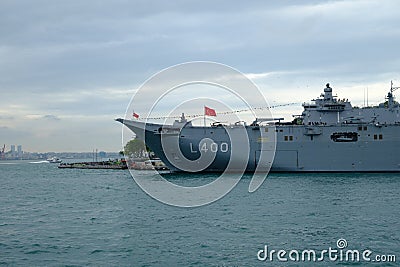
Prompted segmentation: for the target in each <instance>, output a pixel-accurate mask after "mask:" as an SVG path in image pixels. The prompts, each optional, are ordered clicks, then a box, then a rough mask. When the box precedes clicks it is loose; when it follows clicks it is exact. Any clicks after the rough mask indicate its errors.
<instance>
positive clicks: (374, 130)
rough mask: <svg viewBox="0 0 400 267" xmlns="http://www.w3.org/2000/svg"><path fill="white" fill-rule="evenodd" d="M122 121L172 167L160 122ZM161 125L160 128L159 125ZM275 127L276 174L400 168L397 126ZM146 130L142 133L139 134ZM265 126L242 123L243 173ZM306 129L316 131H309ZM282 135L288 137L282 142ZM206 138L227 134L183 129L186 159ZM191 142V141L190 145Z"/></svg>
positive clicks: (219, 164)
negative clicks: (340, 138)
mask: <svg viewBox="0 0 400 267" xmlns="http://www.w3.org/2000/svg"><path fill="white" fill-rule="evenodd" d="M119 121H120V122H121V123H123V124H124V125H126V126H127V127H128V128H129V129H131V130H132V131H133V132H135V133H136V134H137V138H138V139H141V140H143V141H145V142H146V144H147V145H148V146H149V147H150V148H151V149H152V150H153V151H154V152H155V154H156V155H157V156H159V157H160V159H161V160H162V161H163V162H165V163H166V164H167V166H168V167H169V168H170V169H171V170H173V171H179V169H176V168H175V167H174V166H173V165H172V164H171V163H170V162H169V161H168V160H167V158H166V156H165V155H164V152H163V150H162V147H161V141H160V139H161V135H162V133H159V132H158V129H159V128H162V127H163V126H162V125H159V124H144V123H143V122H139V121H131V120H122V119H119ZM164 127H165V126H164ZM275 127H276V131H277V132H276V139H277V143H276V152H275V158H274V161H273V164H272V168H271V171H275V172H399V171H400V150H399V148H400V138H399V136H400V126H399V125H386V126H383V127H378V126H375V125H373V124H370V125H368V126H366V127H367V130H364V127H363V130H361V131H359V130H358V127H359V126H358V125H357V124H354V125H340V126H325V125H323V126H315V127H309V126H304V125H281V126H275ZM144 128H145V129H146V135H145V136H146V140H144V135H142V134H139V133H141V132H143V129H144ZM264 129H265V127H253V126H246V130H247V132H248V134H249V138H250V155H249V162H248V167H247V169H246V171H254V170H255V167H256V164H257V160H258V155H257V153H258V151H259V150H260V148H259V147H260V143H259V135H258V134H257V132H258V131H263V130H264ZM310 129H312V130H314V133H318V134H315V135H312V134H310V133H309V132H310ZM341 132H355V133H357V141H356V142H335V141H333V140H332V137H331V136H332V135H333V134H334V133H341ZM375 135H376V136H377V137H379V135H382V139H379V138H377V139H374V136H375ZM285 136H293V140H292V141H289V139H288V141H285ZM205 137H208V138H211V139H213V140H214V141H215V143H217V144H221V143H222V142H226V143H228V144H229V138H228V136H227V135H226V133H225V130H224V128H223V127H194V126H190V127H184V128H182V130H181V132H180V137H179V140H180V149H181V151H182V153H183V154H184V155H185V156H186V157H187V158H188V159H192V160H193V159H195V158H196V157H197V156H198V155H197V154H196V153H192V151H193V150H195V151H198V149H199V147H198V144H199V142H200V140H201V139H203V138H205ZM191 144H192V145H191ZM228 161H229V153H220V152H218V153H217V156H216V159H215V161H214V162H213V164H211V165H210V166H209V167H208V168H207V169H205V170H204V171H210V172H212V171H224V170H225V168H226V165H227V163H228Z"/></svg>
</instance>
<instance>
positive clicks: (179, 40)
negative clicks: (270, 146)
mask: <svg viewBox="0 0 400 267" xmlns="http://www.w3.org/2000/svg"><path fill="white" fill-rule="evenodd" d="M399 8H400V3H399V2H398V1H395V0H393V1H391V0H384V1H317V0H316V1H253V2H252V3H251V4H248V3H246V2H235V3H229V4H227V2H225V1H203V2H201V3H200V2H192V1H183V0H178V1H174V2H166V1H154V2H152V3H151V4H149V2H148V1H141V0H138V1H125V0H120V1H109V2H107V1H105V2H104V1H101V2H99V1H67V2H54V1H50V0H39V1H34V2H32V1H2V2H1V3H0V58H1V61H0V95H1V101H2V104H1V105H0V114H1V116H0V122H1V124H2V125H4V126H6V127H10V129H14V130H15V131H18V129H22V128H27V129H30V130H29V131H28V132H26V134H27V135H28V136H29V135H31V136H29V137H27V138H26V140H27V142H28V140H29V142H31V143H33V144H36V145H32V146H31V149H44V148H46V145H47V144H46V142H44V141H42V140H41V139H40V138H39V139H32V138H33V137H34V136H38V135H37V133H39V132H40V130H41V127H50V126H51V127H55V128H46V130H47V131H48V133H49V134H50V133H52V134H54V135H56V134H59V133H60V134H61V135H62V136H63V138H67V139H68V138H70V137H66V136H65V135H63V134H62V133H61V132H62V131H61V130H67V128H65V127H64V126H63V124H64V120H66V121H67V122H68V123H69V124H70V125H71V127H75V128H74V129H68V130H69V131H75V132H79V131H82V132H84V131H86V132H87V131H88V130H87V128H86V126H85V125H92V123H91V122H92V121H96V123H97V124H96V126H94V125H93V128H96V129H98V130H99V131H98V132H97V134H98V138H99V140H100V139H101V140H107V136H106V133H107V134H110V132H113V131H114V130H115V129H114V128H113V127H115V124H114V123H113V122H112V119H113V118H115V117H119V116H123V114H124V113H125V108H126V106H127V104H128V103H129V100H130V98H131V95H132V93H133V92H134V90H136V89H138V88H139V86H140V85H141V84H142V83H143V82H144V81H146V79H147V78H149V77H150V76H151V75H153V74H155V73H156V72H158V71H160V70H161V69H163V68H166V67H169V66H171V65H175V64H178V63H182V62H186V61H193V60H209V61H216V62H221V63H224V64H227V65H230V66H232V67H234V68H236V69H238V70H240V71H242V72H243V73H247V75H248V77H249V78H251V79H253V80H254V82H255V83H256V84H257V85H258V86H259V87H260V88H261V90H262V91H263V92H264V94H265V95H266V96H267V99H268V100H269V101H270V102H271V103H272V102H274V101H275V102H276V103H285V102H294V101H293V100H298V99H299V98H301V100H302V101H307V100H309V99H310V98H315V97H316V96H318V95H319V93H320V91H321V88H322V87H323V86H324V85H325V83H326V82H331V84H332V85H333V86H334V89H335V90H337V91H338V92H339V93H340V95H343V97H346V98H347V97H348V98H354V99H355V101H358V102H359V101H360V99H361V102H362V95H363V93H362V92H363V89H362V88H364V87H369V92H370V96H371V98H373V99H374V100H375V99H376V101H380V100H379V99H380V98H379V97H380V96H381V95H384V93H386V90H387V86H386V84H389V81H390V80H391V79H393V80H395V81H396V79H399V78H398V76H399V67H398V66H399V65H400V56H399V55H398V47H397V43H399V41H400V29H399V28H398V25H399V24H400V17H399V16H398V15H397V13H396V12H397V10H399ZM396 82H398V81H396ZM382 92H383V93H382ZM148 100H149V101H152V97H151V95H149V96H148ZM371 101H372V99H371ZM139 104H140V105H145V104H147V103H139ZM293 111H294V112H297V109H293ZM285 112H286V111H285ZM29 116H31V117H29ZM32 116H33V117H32ZM35 116H38V117H35ZM58 119H60V120H62V121H63V123H58V124H57V123H50V122H56V121H57V120H58ZM31 121H35V123H36V124H35V123H31ZM38 121H41V122H43V124H42V123H38ZM20 122H21V123H20ZM45 122H46V123H45ZM83 122H85V123H86V124H85V123H83ZM26 123H28V124H26ZM28 125H29V126H28ZM97 125H107V127H110V128H107V129H103V130H100V126H97ZM29 127H31V128H29ZM97 127H98V128H97ZM103 128H104V127H103ZM118 128H119V127H118ZM84 129H86V130H84ZM108 131H109V132H108ZM30 133H31V134H30ZM32 133H34V134H32ZM113 133H114V132H113ZM50 136H51V134H50ZM2 137H3V138H5V139H7V140H9V141H7V142H13V141H12V140H14V136H13V135H12V134H9V135H7V136H4V135H3V136H2ZM87 137H88V136H87ZM54 138H55V139H54V142H50V141H49V142H48V145H47V147H48V149H51V150H57V146H58V145H60V142H59V141H60V140H58V139H57V138H56V137H54ZM91 138H92V139H93V137H91ZM72 139H73V138H72V137H71V140H72ZM73 140H74V142H77V148H79V146H81V147H84V146H85V144H83V142H84V141H83V138H82V141H79V140H78V139H73ZM21 141H22V139H21ZM64 143H65V142H64ZM106 143H107V145H108V146H109V147H108V148H107V149H108V150H112V148H114V149H115V150H119V143H120V140H119V137H116V140H112V141H110V140H109V138H108V141H106ZM50 144H51V145H50Z"/></svg>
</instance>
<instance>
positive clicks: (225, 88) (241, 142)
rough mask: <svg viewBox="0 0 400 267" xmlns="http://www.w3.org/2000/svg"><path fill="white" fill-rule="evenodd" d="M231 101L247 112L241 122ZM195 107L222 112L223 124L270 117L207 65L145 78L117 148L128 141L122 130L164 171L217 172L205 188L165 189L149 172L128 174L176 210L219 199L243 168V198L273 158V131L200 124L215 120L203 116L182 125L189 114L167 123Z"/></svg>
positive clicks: (245, 90)
mask: <svg viewBox="0 0 400 267" xmlns="http://www.w3.org/2000/svg"><path fill="white" fill-rule="evenodd" d="M232 99H234V100H235V101H236V102H235V103H236V104H237V103H240V106H241V107H242V108H243V107H244V108H245V110H247V111H248V112H247V113H246V114H245V115H246V116H247V117H246V118H244V117H243V116H245V115H242V113H240V112H237V110H236V111H235V108H233V107H232V105H235V104H232V103H233V102H232V101H233V100H232ZM196 106H201V107H204V108H205V107H206V106H207V107H208V106H211V107H218V108H219V109H217V110H223V111H224V112H221V114H229V116H230V117H229V120H230V122H232V121H233V122H240V121H246V120H247V121H248V119H249V117H250V118H251V119H253V120H255V119H256V118H272V115H271V113H270V110H269V109H266V108H265V107H268V106H269V105H268V103H267V101H266V100H265V98H264V95H263V94H262V93H261V92H260V90H259V89H258V88H257V86H256V85H255V84H254V83H253V82H252V81H251V80H250V79H249V78H248V77H246V76H245V75H244V74H242V73H241V72H239V71H238V70H236V69H233V68H231V67H229V66H226V65H223V64H219V63H214V62H188V63H184V64H179V65H175V66H172V67H169V68H167V69H164V70H162V71H160V72H159V73H157V74H155V75H154V76H152V77H151V78H149V79H148V80H147V81H146V82H145V83H144V84H143V85H142V86H140V88H139V89H138V90H137V91H136V92H135V94H134V95H133V97H132V99H131V101H130V104H129V105H128V108H127V111H126V114H125V118H124V119H123V121H121V122H122V123H123V124H124V125H125V126H127V127H124V128H123V129H124V130H123V138H122V142H123V145H125V144H126V143H127V142H128V141H129V139H130V138H131V137H132V133H131V132H127V131H126V129H127V128H129V129H130V130H131V131H133V132H134V133H135V135H136V138H138V139H140V140H143V141H145V142H146V144H147V146H148V147H149V148H150V149H151V150H152V151H154V152H155V154H156V155H157V156H158V157H160V159H161V160H162V161H163V162H165V163H166V164H167V165H168V167H169V168H170V169H171V170H173V171H184V172H187V173H194V172H200V171H218V172H221V175H220V176H219V177H218V178H217V179H215V180H214V181H212V182H211V183H209V184H206V185H202V186H196V187H186V186H181V185H177V184H174V183H171V182H170V181H168V180H166V179H165V178H164V177H163V176H162V175H160V174H159V173H158V172H157V171H156V170H154V171H153V173H152V176H151V178H149V176H150V175H149V174H148V173H147V174H146V175H141V174H139V173H138V172H135V171H134V170H132V168H130V171H131V175H132V177H133V178H134V180H135V181H136V183H137V184H138V185H139V186H140V187H141V188H142V189H143V190H144V191H145V192H146V193H148V194H149V195H150V196H152V197H153V198H155V199H157V200H159V201H161V202H163V203H166V204H169V205H174V206H180V207H195V206H201V205H206V204H209V203H211V202H213V201H216V200H218V199H220V198H221V197H223V196H224V195H226V194H227V193H228V192H230V191H231V190H232V189H233V188H234V187H235V186H236V184H237V183H238V182H239V180H240V179H241V177H242V175H243V174H244V172H245V171H246V170H251V171H252V172H253V177H252V179H251V181H250V184H249V192H254V191H255V190H257V188H258V187H259V186H260V185H261V184H262V183H263V181H264V180H265V178H266V177H267V175H268V172H269V170H270V168H271V165H272V162H273V158H274V156H275V148H276V133H275V128H274V126H268V127H267V128H261V127H259V125H255V124H254V125H252V126H250V127H249V126H246V124H244V123H235V124H222V123H216V124H215V125H214V126H213V127H211V126H210V124H208V125H206V119H207V121H209V119H212V120H214V122H216V121H217V120H216V119H219V118H218V117H214V115H215V114H212V116H213V117H207V118H206V115H207V114H204V116H203V117H199V116H193V117H192V119H189V120H187V118H188V117H189V118H190V116H186V118H184V117H183V116H182V120H180V121H179V120H172V121H171V119H170V118H174V119H175V117H176V114H181V113H186V114H187V110H191V109H192V108H194V107H196ZM254 107H264V108H254ZM160 110H161V111H162V112H164V114H166V115H165V116H161V117H159V118H158V119H163V120H162V121H161V122H158V121H154V116H155V114H158V113H159V112H160ZM139 111H140V119H138V113H139ZM132 114H134V115H135V117H136V118H133V117H132ZM189 114H190V113H189ZM216 115H218V112H217V114H216ZM202 119H204V122H203V124H201V122H202ZM199 124H200V125H199ZM128 162H129V160H128Z"/></svg>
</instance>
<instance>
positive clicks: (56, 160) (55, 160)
mask: <svg viewBox="0 0 400 267" xmlns="http://www.w3.org/2000/svg"><path fill="white" fill-rule="evenodd" d="M47 161H48V162H50V163H61V162H62V160H61V159H59V158H57V157H52V158H48V159H47Z"/></svg>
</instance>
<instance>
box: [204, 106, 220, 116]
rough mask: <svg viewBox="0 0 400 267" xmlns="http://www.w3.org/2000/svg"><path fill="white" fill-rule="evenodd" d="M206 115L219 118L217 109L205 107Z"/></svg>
mask: <svg viewBox="0 0 400 267" xmlns="http://www.w3.org/2000/svg"><path fill="white" fill-rule="evenodd" d="M204 115H207V116H214V117H215V116H217V113H216V112H215V109H212V108H209V107H206V106H204Z"/></svg>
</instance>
